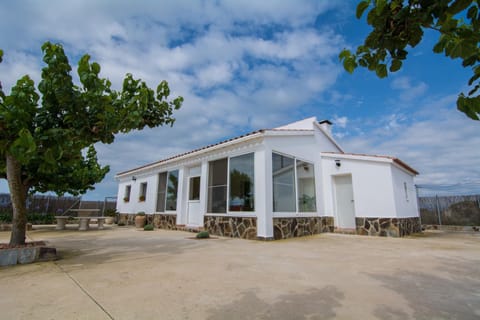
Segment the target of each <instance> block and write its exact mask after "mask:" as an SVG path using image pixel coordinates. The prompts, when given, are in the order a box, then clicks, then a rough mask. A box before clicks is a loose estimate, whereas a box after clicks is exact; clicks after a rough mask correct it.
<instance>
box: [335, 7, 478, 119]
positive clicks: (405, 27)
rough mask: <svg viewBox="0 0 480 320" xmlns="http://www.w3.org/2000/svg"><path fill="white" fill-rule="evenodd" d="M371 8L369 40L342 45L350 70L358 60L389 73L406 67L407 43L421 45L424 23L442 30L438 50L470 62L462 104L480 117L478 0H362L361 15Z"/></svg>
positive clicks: (465, 64)
mask: <svg viewBox="0 0 480 320" xmlns="http://www.w3.org/2000/svg"><path fill="white" fill-rule="evenodd" d="M368 8H370V11H369V12H368V14H367V23H368V24H369V25H371V26H372V27H373V30H372V31H371V33H370V34H369V35H368V36H367V37H366V39H365V41H364V44H363V45H360V46H358V48H357V49H356V52H355V53H352V52H351V51H349V50H346V49H345V50H343V51H342V52H341V53H340V55H339V58H340V60H341V61H343V66H344V68H345V70H346V71H348V72H349V73H352V72H353V71H354V70H355V68H357V67H358V66H361V67H365V68H368V70H370V71H374V72H375V73H376V74H377V76H378V77H380V78H384V77H386V76H387V75H388V72H396V71H398V70H400V69H401V67H402V63H403V61H404V60H405V59H406V58H407V54H408V51H407V49H409V48H413V47H415V46H416V45H418V44H419V43H420V42H421V40H422V38H423V35H424V30H425V29H431V30H435V31H437V32H438V33H439V39H438V42H437V43H436V44H435V46H434V47H433V52H435V53H444V54H445V55H446V56H447V57H450V58H451V59H461V60H462V66H463V67H465V68H467V67H468V68H471V69H472V71H473V75H472V77H471V78H470V79H469V80H468V86H469V92H468V94H466V95H465V94H464V93H463V92H462V93H460V94H459V96H458V99H457V108H458V110H460V111H462V112H464V113H465V114H466V115H467V116H468V117H470V118H472V119H474V120H480V118H479V116H480V95H479V94H478V90H479V89H480V82H479V78H480V47H479V42H480V12H479V4H478V0H408V1H405V0H362V1H360V3H359V4H358V6H357V11H356V16H357V18H358V19H360V18H361V17H362V15H363V13H364V12H365V11H366V10H367V9H368Z"/></svg>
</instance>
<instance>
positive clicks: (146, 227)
mask: <svg viewBox="0 0 480 320" xmlns="http://www.w3.org/2000/svg"><path fill="white" fill-rule="evenodd" d="M143 230H144V231H153V224H146V225H145V226H144V227H143Z"/></svg>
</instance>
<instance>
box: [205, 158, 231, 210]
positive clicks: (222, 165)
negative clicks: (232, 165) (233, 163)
mask: <svg viewBox="0 0 480 320" xmlns="http://www.w3.org/2000/svg"><path fill="white" fill-rule="evenodd" d="M227 166H228V160H227V158H225V159H220V160H216V161H211V162H210V163H209V167H208V208H207V210H208V212H210V213H226V212H227V178H228V177H227Z"/></svg>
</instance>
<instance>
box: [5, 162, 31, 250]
mask: <svg viewBox="0 0 480 320" xmlns="http://www.w3.org/2000/svg"><path fill="white" fill-rule="evenodd" d="M6 160H7V161H6V162H7V180H8V188H9V189H10V198H11V201H12V208H13V219H12V235H11V237H10V245H11V246H15V245H22V244H25V232H26V228H27V208H26V206H25V203H26V200H27V191H28V190H27V188H26V187H25V186H24V185H23V183H22V165H21V164H20V162H18V160H17V159H15V158H14V157H13V156H12V155H10V154H8V153H7V155H6Z"/></svg>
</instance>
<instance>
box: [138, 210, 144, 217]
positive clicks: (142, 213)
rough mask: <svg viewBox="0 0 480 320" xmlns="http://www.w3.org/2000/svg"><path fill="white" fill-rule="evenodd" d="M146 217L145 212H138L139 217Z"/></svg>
mask: <svg viewBox="0 0 480 320" xmlns="http://www.w3.org/2000/svg"><path fill="white" fill-rule="evenodd" d="M144 215H145V212H143V211H140V212H137V216H141V217H143V216H144Z"/></svg>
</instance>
